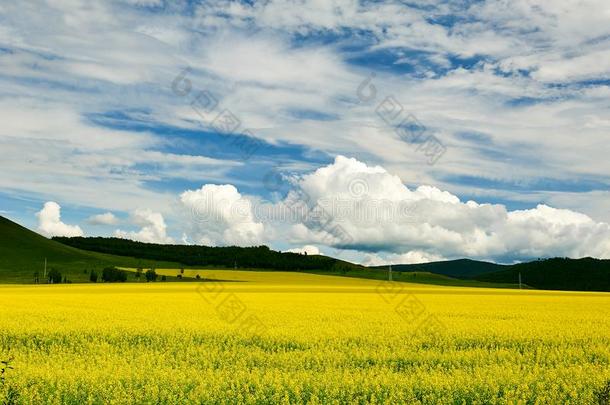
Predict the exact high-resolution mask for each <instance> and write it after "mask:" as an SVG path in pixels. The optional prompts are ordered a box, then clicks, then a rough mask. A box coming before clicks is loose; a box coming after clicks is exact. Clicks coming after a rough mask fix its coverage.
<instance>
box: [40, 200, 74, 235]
mask: <svg viewBox="0 0 610 405" xmlns="http://www.w3.org/2000/svg"><path fill="white" fill-rule="evenodd" d="M36 216H37V217H38V232H40V233H42V234H43V235H45V236H49V237H50V236H69V237H72V236H83V231H82V229H80V227H79V226H78V225H67V224H65V223H63V222H62V221H61V206H60V205H59V204H57V203H56V202H54V201H47V202H46V203H45V204H44V207H43V208H42V209H41V210H40V211H38V213H36Z"/></svg>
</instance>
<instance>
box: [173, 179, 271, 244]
mask: <svg viewBox="0 0 610 405" xmlns="http://www.w3.org/2000/svg"><path fill="white" fill-rule="evenodd" d="M180 204H181V205H182V208H183V209H184V210H185V211H186V212H187V213H188V214H189V216H188V218H187V232H186V233H187V235H188V236H189V238H190V239H192V240H194V241H195V243H200V244H204V245H238V246H247V245H256V244H260V243H262V241H263V236H264V230H265V229H264V226H263V224H262V223H261V222H256V221H255V219H254V215H253V212H252V203H251V201H250V200H249V199H248V198H246V197H243V196H242V195H241V194H240V193H239V192H238V191H237V189H236V188H235V187H234V186H232V185H230V184H225V185H215V184H206V185H204V186H203V187H201V188H200V189H198V190H187V191H185V192H184V193H182V194H181V195H180Z"/></svg>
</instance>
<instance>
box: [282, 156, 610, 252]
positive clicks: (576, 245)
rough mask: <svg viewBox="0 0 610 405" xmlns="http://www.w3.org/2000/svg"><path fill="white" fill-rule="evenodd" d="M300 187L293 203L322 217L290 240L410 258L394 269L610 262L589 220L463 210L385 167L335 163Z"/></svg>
mask: <svg viewBox="0 0 610 405" xmlns="http://www.w3.org/2000/svg"><path fill="white" fill-rule="evenodd" d="M296 184H297V186H298V190H297V191H292V192H291V193H290V194H289V197H288V198H293V199H294V198H295V195H298V196H299V198H300V199H301V201H302V202H305V203H306V204H307V206H308V207H309V209H310V210H311V212H312V213H313V212H318V211H319V210H320V209H321V210H322V212H323V213H324V214H323V215H316V216H315V219H313V220H312V219H311V218H310V219H309V220H308V221H303V222H301V223H298V224H295V225H294V226H293V227H292V237H293V238H294V239H295V240H298V241H301V242H305V243H307V242H314V243H323V244H327V245H330V246H337V247H344V248H351V249H356V250H361V251H365V252H366V251H368V252H379V251H385V252H391V253H394V254H399V255H400V254H404V252H407V253H406V255H403V256H394V257H391V258H390V259H389V260H390V261H391V262H395V261H394V260H392V259H399V260H406V261H407V262H417V261H430V260H436V259H438V258H442V257H449V258H451V257H463V256H466V257H472V258H486V259H495V260H500V261H512V260H519V259H528V258H535V257H539V256H571V257H582V256H588V255H590V256H596V257H603V258H608V257H610V226H609V225H608V224H607V223H603V222H601V223H600V222H595V221H593V220H592V219H591V218H590V217H588V216H587V215H584V214H581V213H578V212H574V211H571V210H566V209H556V208H552V207H549V206H546V205H538V206H537V207H536V208H533V209H528V210H516V211H508V210H507V209H506V207H505V206H503V205H500V204H478V203H476V202H474V201H467V202H462V201H460V199H459V198H458V197H457V196H455V195H452V194H451V193H448V192H446V191H442V190H439V189H438V188H436V187H431V186H425V185H424V186H419V187H417V188H416V189H413V190H411V189H409V188H408V187H407V186H405V185H404V184H403V183H402V182H401V181H400V179H399V178H398V177H397V176H395V175H392V174H390V173H388V172H387V171H386V170H385V169H383V168H382V167H380V166H375V167H370V166H367V165H366V164H364V163H362V162H359V161H357V160H355V159H348V158H345V157H342V156H338V157H337V158H336V159H335V161H334V163H332V164H331V165H328V166H326V167H323V168H320V169H318V170H316V171H315V172H313V173H310V174H307V175H305V176H303V177H302V178H301V179H299V180H298V181H297V183H296ZM320 217H322V220H320Z"/></svg>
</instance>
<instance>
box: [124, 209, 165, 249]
mask: <svg viewBox="0 0 610 405" xmlns="http://www.w3.org/2000/svg"><path fill="white" fill-rule="evenodd" d="M131 220H132V222H133V223H134V224H135V225H138V226H140V227H141V229H140V230H139V231H132V232H127V231H122V230H120V229H117V230H116V231H115V232H114V235H115V236H116V237H118V238H124V239H132V240H136V241H140V242H146V243H174V240H173V239H172V238H171V237H169V236H167V225H166V224H165V219H164V218H163V215H161V214H160V213H158V212H153V211H152V210H150V209H137V210H135V211H134V212H133V213H132V215H131Z"/></svg>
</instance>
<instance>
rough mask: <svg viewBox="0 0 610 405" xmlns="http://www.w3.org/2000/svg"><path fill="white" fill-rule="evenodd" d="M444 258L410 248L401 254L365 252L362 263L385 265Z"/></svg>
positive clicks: (434, 260) (416, 262) (366, 264)
mask: <svg viewBox="0 0 610 405" xmlns="http://www.w3.org/2000/svg"><path fill="white" fill-rule="evenodd" d="M442 260H445V258H444V257H442V256H437V255H434V254H430V253H427V252H422V251H420V250H412V251H410V252H407V253H403V254H390V255H386V256H381V255H378V254H375V253H367V254H365V255H364V260H362V264H363V265H365V266H386V265H390V264H419V263H430V262H439V261H442Z"/></svg>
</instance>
